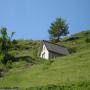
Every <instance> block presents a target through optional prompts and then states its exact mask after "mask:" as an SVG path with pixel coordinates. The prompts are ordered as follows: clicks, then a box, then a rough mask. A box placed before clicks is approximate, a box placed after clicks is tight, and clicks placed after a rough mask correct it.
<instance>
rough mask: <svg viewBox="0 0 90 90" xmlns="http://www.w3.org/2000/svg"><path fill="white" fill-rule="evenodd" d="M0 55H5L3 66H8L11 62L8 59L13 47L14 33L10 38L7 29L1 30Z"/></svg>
mask: <svg viewBox="0 0 90 90" xmlns="http://www.w3.org/2000/svg"><path fill="white" fill-rule="evenodd" d="M0 35H1V36H0V43H1V47H0V49H1V50H0V53H1V54H2V55H3V59H2V60H1V61H2V63H3V64H6V63H7V62H8V60H9V58H8V57H10V55H9V54H8V49H9V48H10V47H11V44H12V43H11V42H12V37H13V35H14V32H12V33H11V35H10V36H8V33H7V29H6V28H1V29H0Z"/></svg>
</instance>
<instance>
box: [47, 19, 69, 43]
mask: <svg viewBox="0 0 90 90" xmlns="http://www.w3.org/2000/svg"><path fill="white" fill-rule="evenodd" d="M68 28H69V27H68V24H66V21H65V20H63V19H62V18H57V19H56V20H55V21H54V22H53V23H51V26H50V29H49V30H48V32H49V34H50V39H51V40H55V41H59V39H60V37H61V36H66V35H67V34H68V33H69V31H68Z"/></svg>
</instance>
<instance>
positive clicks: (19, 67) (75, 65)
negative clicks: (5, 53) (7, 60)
mask: <svg viewBox="0 0 90 90" xmlns="http://www.w3.org/2000/svg"><path fill="white" fill-rule="evenodd" d="M84 33H85V32H84ZM77 35H78V36H79V35H80V37H81V36H84V37H83V38H79V39H76V40H73V41H70V40H69V41H65V40H63V41H62V42H60V43H61V44H62V45H63V46H66V47H72V48H73V49H75V50H76V52H75V53H72V54H70V55H69V56H64V57H58V58H56V59H53V60H52V62H50V61H44V60H40V61H41V62H40V63H38V64H33V65H32V64H31V63H30V62H27V61H25V60H20V61H18V62H14V63H13V64H12V69H10V70H9V72H7V73H6V74H5V76H4V77H2V78H0V88H3V87H19V89H21V90H23V89H27V90H90V43H87V42H86V41H85V38H86V37H85V35H83V32H81V33H79V34H77ZM30 42H31V41H20V42H19V43H18V44H19V45H22V46H21V47H23V46H24V47H25V45H28V47H29V44H30ZM32 42H33V41H32ZM75 42H76V43H75ZM60 43H59V44H60ZM39 44H40V43H39ZM39 44H36V43H35V47H34V44H33V47H32V48H29V49H26V48H24V50H23V49H22V48H21V49H20V51H19V50H12V51H11V53H13V54H14V55H15V53H18V54H16V55H18V57H22V56H32V57H34V53H33V52H34V50H35V49H38V48H37V47H38V45H39ZM21 51H22V52H21ZM35 52H36V51H35ZM35 59H36V58H35ZM36 61H38V60H36Z"/></svg>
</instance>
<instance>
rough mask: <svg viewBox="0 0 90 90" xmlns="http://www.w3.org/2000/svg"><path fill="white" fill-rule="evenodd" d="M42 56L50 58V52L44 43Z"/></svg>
mask: <svg viewBox="0 0 90 90" xmlns="http://www.w3.org/2000/svg"><path fill="white" fill-rule="evenodd" d="M40 57H41V58H44V59H49V52H48V50H47V48H46V46H45V45H43V47H42V51H41V54H40Z"/></svg>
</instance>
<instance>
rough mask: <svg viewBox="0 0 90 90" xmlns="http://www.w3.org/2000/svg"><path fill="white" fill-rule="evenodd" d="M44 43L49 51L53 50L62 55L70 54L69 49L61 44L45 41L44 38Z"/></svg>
mask: <svg viewBox="0 0 90 90" xmlns="http://www.w3.org/2000/svg"><path fill="white" fill-rule="evenodd" d="M43 43H44V44H45V46H46V48H47V49H48V51H52V52H55V53H58V54H62V55H68V54H69V52H68V49H67V48H64V47H61V46H60V45H57V44H53V43H51V42H48V41H45V40H43Z"/></svg>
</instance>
